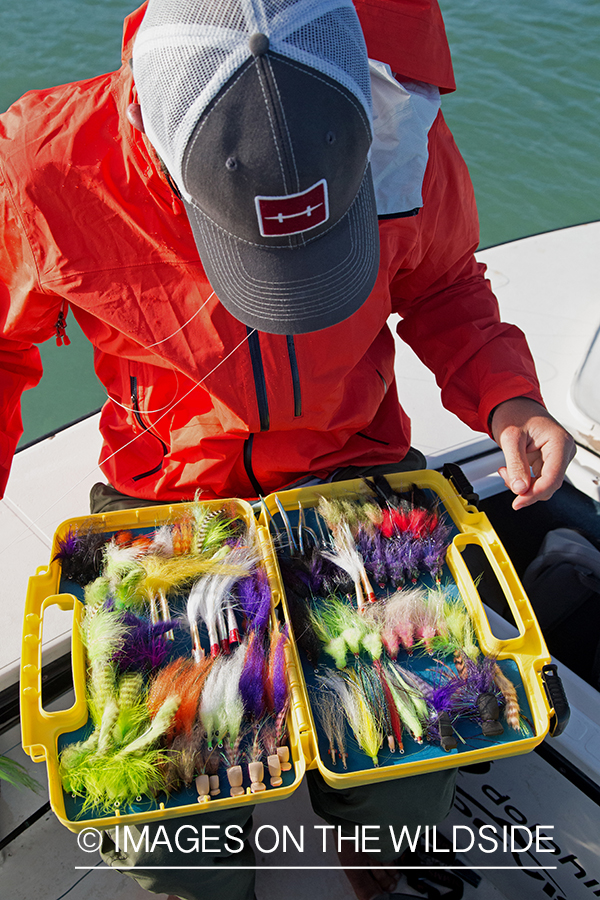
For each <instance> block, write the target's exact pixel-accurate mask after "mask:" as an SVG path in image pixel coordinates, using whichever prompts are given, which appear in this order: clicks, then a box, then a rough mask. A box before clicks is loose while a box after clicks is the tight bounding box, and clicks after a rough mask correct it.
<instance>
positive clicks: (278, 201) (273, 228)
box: [254, 178, 329, 237]
mask: <svg viewBox="0 0 600 900" xmlns="http://www.w3.org/2000/svg"><path fill="white" fill-rule="evenodd" d="M254 202H255V204H256V214H257V216H258V227H259V228H260V233H261V234H262V236H263V237H285V236H286V235H289V234H301V232H303V231H310V229H311V228H316V227H317V225H322V224H323V222H326V221H327V219H328V218H329V200H328V197H327V182H326V181H325V179H324V178H323V179H321V181H317V183H316V184H313V186H312V187H309V188H308V190H306V191H302V193H300V194H287V195H286V196H284V197H255V198H254Z"/></svg>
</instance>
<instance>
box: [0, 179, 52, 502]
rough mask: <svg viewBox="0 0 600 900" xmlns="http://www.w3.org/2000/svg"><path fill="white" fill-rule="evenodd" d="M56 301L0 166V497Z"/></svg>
mask: <svg viewBox="0 0 600 900" xmlns="http://www.w3.org/2000/svg"><path fill="white" fill-rule="evenodd" d="M61 302H62V301H61V298H60V297H56V296H54V295H47V294H45V293H44V292H43V291H42V290H41V288H40V286H39V281H38V277H37V268H36V265H35V259H34V254H33V252H32V249H31V246H30V244H29V241H28V240H27V237H26V235H25V233H24V230H23V228H22V223H21V221H20V219H19V216H18V214H17V205H16V204H15V203H14V201H13V197H12V196H11V193H10V190H9V188H8V185H7V183H6V179H5V177H4V174H3V172H2V170H1V169H0V497H2V496H3V495H4V490H5V488H6V482H7V480H8V475H9V472H10V466H11V462H12V458H13V455H14V452H15V449H16V446H17V443H18V441H19V438H20V437H21V434H22V433H23V426H22V422H21V394H22V393H23V391H24V390H26V389H27V388H31V387H34V386H35V385H36V384H37V383H38V381H39V380H40V378H41V376H42V365H41V360H40V354H39V351H38V348H37V347H36V346H34V344H35V343H40V342H42V341H45V340H47V339H48V338H49V337H51V336H52V334H53V332H54V326H53V324H52V323H53V322H55V321H56V319H57V317H58V311H59V310H60V306H61Z"/></svg>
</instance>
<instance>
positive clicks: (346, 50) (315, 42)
mask: <svg viewBox="0 0 600 900" xmlns="http://www.w3.org/2000/svg"><path fill="white" fill-rule="evenodd" d="M257 31H259V32H262V33H263V34H266V35H267V36H268V37H269V42H270V48H271V49H272V50H273V51H275V52H277V53H280V54H283V55H284V56H287V57H289V58H291V59H294V60H295V61H297V62H300V63H303V64H304V65H308V66H311V67H313V68H314V69H317V70H318V71H320V72H322V73H324V74H325V75H327V76H328V77H330V78H332V79H334V80H335V81H338V82H340V83H341V84H342V85H344V87H346V88H347V89H348V90H349V91H350V92H351V93H353V94H354V95H355V96H356V97H357V99H358V100H359V102H360V104H361V106H362V107H363V108H364V109H365V111H366V114H367V116H368V117H369V118H370V111H371V94H370V79H369V68H368V60H367V51H366V47H365V42H364V38H363V34H362V30H361V27H360V23H359V21H358V17H357V15H356V12H355V10H354V7H353V5H352V2H351V0H150V2H149V4H148V8H147V11H146V15H145V16H144V19H143V22H142V25H141V27H140V30H139V33H138V36H137V39H136V42H135V47H134V52H133V72H134V79H135V83H136V87H137V90H138V94H139V98H140V104H141V107H142V115H143V119H144V126H145V128H146V132H147V134H148V137H149V138H150V140H151V142H152V143H153V145H154V147H155V148H156V150H157V152H158V154H159V155H160V156H161V158H162V159H163V160H164V162H165V164H166V166H167V168H168V169H169V171H170V173H171V175H172V176H173V177H174V178H175V180H176V181H177V182H178V184H179V187H180V188H182V176H181V163H182V159H183V155H184V152H185V149H186V146H187V143H188V141H189V139H190V136H191V134H192V132H193V130H194V128H195V126H196V124H197V122H198V119H199V118H200V116H201V115H202V112H203V111H204V109H205V108H206V106H207V105H208V104H209V103H210V101H211V100H212V99H213V98H214V97H215V95H216V94H217V93H218V92H219V90H220V89H221V88H222V87H223V85H224V84H225V83H226V82H227V81H228V80H229V79H230V78H231V76H232V75H233V74H234V73H235V72H236V70H237V69H238V68H239V67H240V66H241V65H242V64H243V62H244V61H245V60H246V59H248V58H249V57H250V55H251V54H250V49H249V45H248V39H249V37H250V35H252V34H255V33H256V32H257Z"/></svg>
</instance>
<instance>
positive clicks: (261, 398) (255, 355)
mask: <svg viewBox="0 0 600 900" xmlns="http://www.w3.org/2000/svg"><path fill="white" fill-rule="evenodd" d="M246 332H247V334H248V347H249V350H250V360H251V362H252V374H253V376H254V389H255V391H256V403H257V406H258V420H259V423H260V430H261V431H268V430H269V426H270V415H269V401H268V398H267V381H266V377H265V369H264V366H263V360H262V353H261V349H260V336H259V332H258V331H255V330H253V329H252V328H250V327H249V326H246ZM286 343H287V352H288V359H289V363H290V372H291V375H292V389H293V397H294V416H301V415H302V393H301V390H300V373H299V372H298V361H297V359H296V346H295V344H294V336H293V335H291V334H288V335H286ZM253 443H254V435H253V434H251V435H250V436H249V437H248V438H247V439H246V440H245V442H244V468H245V470H246V475H247V476H248V480H249V481H250V484H251V485H252V487H253V488H254V490H255V492H256V495H257V496H261V495H262V494H264V491H263V489H262V487H261V485H260V483H259V482H258V480H257V478H256V475H255V474H254V471H253V468H252V445H253Z"/></svg>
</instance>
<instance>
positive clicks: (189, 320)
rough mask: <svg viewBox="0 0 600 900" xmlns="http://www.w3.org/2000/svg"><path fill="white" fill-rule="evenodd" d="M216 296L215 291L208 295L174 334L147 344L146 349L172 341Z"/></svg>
mask: <svg viewBox="0 0 600 900" xmlns="http://www.w3.org/2000/svg"><path fill="white" fill-rule="evenodd" d="M214 296H215V292H214V291H213V292H212V294H210V296H208V297H207V298H206V300H205V301H204V303H203V304H202V306H200V307H199V308H198V309H197V310H196V312H195V313H194V315H193V316H190V318H189V319H188V320H187V322H184V323H183V325H181V326H180V327H179V328H178V329H177V330H176V331H174V332H173V334H170V335H169V336H168V337H166V338H163V339H162V340H160V341H156V342H155V343H154V344H147V346H146V350H150V348H151V347H158V346H159V345H160V344H164V343H165V341H170V340H171V338H172V337H175V335H176V334H179V332H180V331H183V329H184V328H185V327H186V326H187V325H189V324H190V322H192V321H193V320H194V319H195V318H196V316H197V315H198V313H201V312H202V310H203V309H204V307H205V306H206V304H207V303H208V301H209V300H210V299H211V298H212V297H214Z"/></svg>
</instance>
